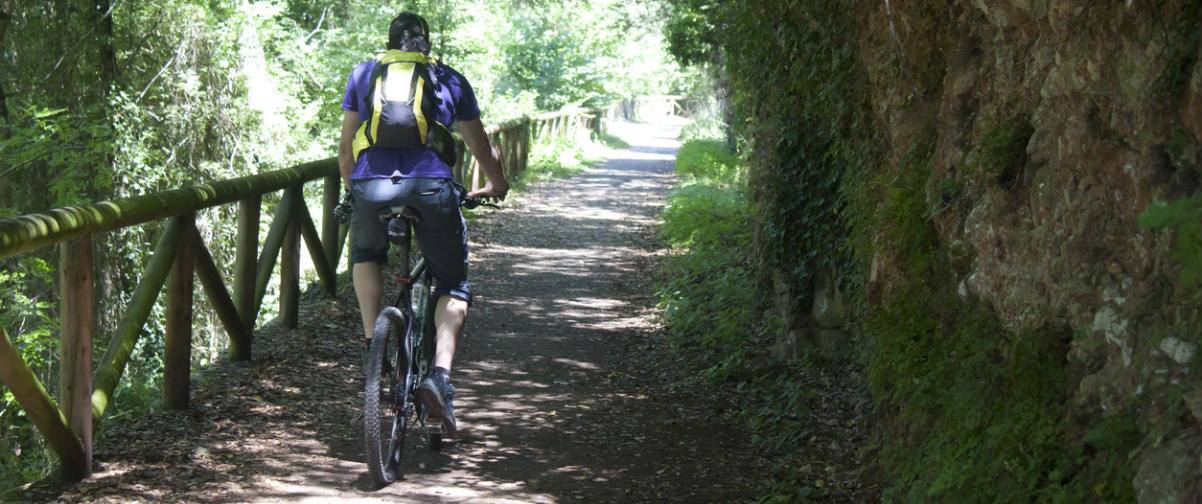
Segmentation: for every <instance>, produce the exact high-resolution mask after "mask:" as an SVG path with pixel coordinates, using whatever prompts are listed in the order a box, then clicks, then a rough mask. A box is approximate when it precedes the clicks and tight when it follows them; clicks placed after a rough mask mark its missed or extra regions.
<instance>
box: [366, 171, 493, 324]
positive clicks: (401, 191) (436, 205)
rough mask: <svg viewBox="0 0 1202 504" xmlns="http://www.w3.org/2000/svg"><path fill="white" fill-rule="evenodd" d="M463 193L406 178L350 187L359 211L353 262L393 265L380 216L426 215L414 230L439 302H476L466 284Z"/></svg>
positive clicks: (443, 182) (437, 181)
mask: <svg viewBox="0 0 1202 504" xmlns="http://www.w3.org/2000/svg"><path fill="white" fill-rule="evenodd" d="M458 190H459V189H457V188H456V187H455V184H454V181H453V180H452V179H441V178H407V179H397V182H396V183H393V181H392V180H390V179H360V180H352V181H351V194H354V195H355V210H354V213H352V214H351V262H352V263H361V262H368V261H372V262H377V263H380V264H384V263H385V262H387V261H388V246H389V242H388V237H387V236H385V234H384V232H385V231H384V224H383V223H381V222H380V218H379V211H380V209H381V208H386V207H388V206H393V205H408V206H410V207H412V208H413V209H415V210H417V212H418V213H419V214H420V215H421V221H420V222H418V223H417V225H415V226H414V233H415V234H416V235H417V244H418V246H419V247H421V251H422V255H424V256H425V257H426V264H427V265H429V268H430V273H431V274H432V275H433V276H434V296H435V299H438V297H441V296H447V295H449V296H454V297H457V298H459V299H462V300H464V301H467V302H468V303H471V302H472V289H471V285H470V284H468V282H467V230H466V227H465V226H464V222H463V214H461V213H460V212H459V194H458V193H457V191H458Z"/></svg>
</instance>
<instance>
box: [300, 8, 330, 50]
mask: <svg viewBox="0 0 1202 504" xmlns="http://www.w3.org/2000/svg"><path fill="white" fill-rule="evenodd" d="M329 10H330V6H328V5H327V6H326V7H325V8H324V9H321V17H319V18H317V28H314V29H313V31H311V32H309V34H308V35H305V38H303V39H301V42H308V41H309V38H311V37H312V36H314V35H317V32H319V31H321V23H322V21H325V20H326V12H329Z"/></svg>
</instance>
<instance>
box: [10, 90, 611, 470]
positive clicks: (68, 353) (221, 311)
mask: <svg viewBox="0 0 1202 504" xmlns="http://www.w3.org/2000/svg"><path fill="white" fill-rule="evenodd" d="M604 113H605V111H604V109H597V110H592V111H583V110H581V111H571V112H561V113H554V114H547V115H541V116H537V117H534V118H524V119H520V120H516V121H511V122H508V123H505V124H502V125H497V126H490V127H488V128H486V130H485V131H486V133H487V134H488V136H489V138H490V140H491V141H492V145H493V146H495V147H496V148H498V149H499V150H500V152H501V156H502V163H503V165H504V167H505V171H506V175H508V176H510V177H515V176H517V175H519V174H521V173H522V172H523V171H525V170H526V167H527V161H528V159H529V153H530V145H531V141H532V140H537V139H539V138H542V137H544V136H548V135H551V136H566V135H571V134H574V133H575V132H577V131H579V130H580V129H582V128H589V129H592V130H595V131H599V130H600V125H601V118H602V115H603V114H604ZM459 146H460V149H459V150H460V152H461V156H460V159H459V161H458V162H457V163H456V165H455V168H454V172H455V176H456V179H458V180H459V181H460V182H461V183H463V184H464V185H465V186H468V187H469V189H476V188H479V187H481V186H482V185H483V180H482V178H481V175H480V173H479V170H478V169H477V167H476V163H475V161H474V159H473V158H472V157H471V155H470V153H468V152H466V149H464V148H463V142H462V140H460V141H459ZM316 180H321V181H322V183H323V198H322V209H321V215H322V219H321V223H322V228H321V230H318V229H317V227H316V225H315V224H314V220H313V217H312V214H311V213H310V212H309V209H308V207H307V206H306V205H305V202H304V199H303V194H302V190H303V186H304V184H306V183H308V182H311V181H316ZM340 186H341V182H340V176H339V174H338V166H337V159H325V160H321V161H315V162H311V163H306V164H302V165H299V166H294V167H292V168H287V169H284V170H279V171H274V172H270V173H263V174H259V175H252V176H247V177H242V178H236V179H230V180H222V181H218V182H213V183H209V184H200V185H196V186H192V187H188V188H184V189H176V190H172V191H166V192H160V193H154V194H149V195H145V196H138V197H133V198H126V199H120V200H115V201H108V202H103V203H95V204H90V205H82V206H75V207H68V208H59V209H54V210H50V211H48V212H45V213H39V214H29V215H23V216H21V217H17V218H13V219H0V259H3V258H5V257H11V256H15V255H19V254H23V253H26V252H29V251H32V250H36V249H40V248H42V247H46V246H50V245H58V247H59V250H60V253H59V257H60V262H59V271H60V275H59V279H60V284H59V290H60V293H61V304H60V307H59V310H60V318H61V332H60V335H59V339H60V345H61V355H62V358H61V361H60V365H59V405H55V403H54V400H53V399H52V398H51V397H50V395H49V394H48V393H47V392H46V389H45V387H44V386H43V384H42V383H41V382H40V381H39V380H38V379H37V377H36V376H35V375H34V373H33V372H32V371H31V370H30V369H29V366H28V365H27V364H26V363H25V361H24V360H23V359H22V358H21V353H20V351H19V350H18V349H17V348H16V346H15V345H14V344H13V343H12V342H11V340H10V339H9V336H8V333H7V332H5V329H4V328H3V327H0V381H2V382H3V383H4V385H5V386H7V387H8V389H9V390H10V391H12V393H13V395H14V396H15V397H16V399H17V402H18V403H19V404H20V406H21V407H22V408H23V409H24V410H25V412H26V413H27V414H28V416H29V418H30V419H32V420H33V422H34V424H35V425H36V426H37V429H38V431H39V432H41V434H42V436H44V437H45V439H46V441H47V443H48V444H49V445H50V446H51V448H52V449H53V450H54V452H55V454H56V455H57V456H58V457H59V460H60V462H61V464H62V468H63V474H64V476H65V477H67V478H69V479H79V478H85V477H87V476H89V475H90V474H91V458H92V429H93V428H94V426H95V425H98V424H99V422H100V420H101V419H102V418H103V416H104V412H105V410H106V408H107V407H108V406H109V400H110V398H111V397H112V394H113V392H114V391H115V390H116V388H117V385H118V383H119V382H120V381H121V377H122V375H123V374H124V372H125V366H126V363H127V362H128V361H129V359H130V356H131V354H132V353H133V349H134V345H135V343H137V339H138V335H139V334H140V333H141V331H142V328H143V326H144V325H145V324H146V321H147V320H148V318H149V317H150V313H151V310H152V308H153V307H154V304H155V301H156V300H157V298H158V296H159V292H160V291H162V290H164V288H165V290H166V292H167V294H166V296H167V298H166V321H165V331H166V334H165V344H164V347H165V348H164V356H163V362H164V376H163V403H164V405H165V406H166V407H168V408H175V409H183V408H187V407H188V403H189V400H190V393H189V387H190V384H189V375H190V372H191V345H192V309H193V308H192V293H193V287H194V285H193V280H194V279H199V280H200V284H201V287H202V288H203V291H204V293H205V295H206V297H207V298H208V300H209V302H210V304H211V305H212V306H213V309H214V312H215V313H216V314H217V316H218V319H219V320H220V322H221V324H222V326H223V327H224V329H225V331H226V334H227V335H228V336H229V340H230V346H229V350H228V351H229V357H230V359H232V360H246V359H249V358H250V356H251V351H252V347H253V341H254V323H255V320H256V319H257V316H258V313H259V310H260V308H261V305H262V303H263V298H264V295H265V294H266V292H267V287H268V283H269V282H270V281H271V275H272V272H273V270H274V269H275V265H276V262H277V261H278V262H279V265H280V293H279V303H280V308H279V314H280V315H279V321H280V323H281V324H282V325H283V326H284V327H288V328H295V327H296V326H297V320H298V310H299V302H298V301H299V295H300V273H301V269H300V247H301V242H302V241H303V242H304V244H305V245H306V246H307V249H308V252H309V255H310V257H311V258H312V259H313V264H314V268H315V269H316V272H317V277H318V279H319V281H320V284H321V286H322V288H323V289H324V290H325V291H326V292H328V293H330V294H333V293H334V292H335V288H336V279H337V276H336V275H335V271H336V270H337V266H338V264H339V258H340V256H341V251H342V249H343V248H344V246H345V242H346V234H347V229H346V226H339V225H338V224H337V222H336V221H335V220H334V218H333V210H334V207H335V206H336V205H337V203H338V196H339V192H340V189H341V187H340ZM277 191H283V196H282V198H281V199H280V201H279V203H278V204H277V205H275V208H274V209H273V210H272V212H273V216H272V219H271V226H270V228H269V230H268V232H267V235H266V236H265V237H264V238H263V239H262V240H261V243H260V237H259V222H260V219H261V212H262V201H263V196H264V195H266V194H269V193H274V192H277ZM231 204H236V205H238V226H237V229H238V234H237V237H236V239H237V242H236V259H235V263H234V266H233V270H232V273H231V274H232V277H233V283H232V289H227V284H226V283H225V281H224V280H223V278H222V271H221V268H219V267H218V265H217V264H215V263H214V261H213V258H212V256H211V254H210V253H209V249H208V247H207V246H206V245H205V243H204V241H203V240H202V238H201V235H200V233H199V232H198V231H197V229H196V221H195V216H196V212H197V211H199V210H202V209H206V208H211V207H216V206H221V205H231ZM163 220H165V221H166V225H165V226H164V230H163V232H162V233H161V234H160V235H159V237H158V241H157V243H156V245H155V247H154V251H153V253H152V254H151V257H150V259H149V261H148V262H147V264H146V265H145V270H144V271H143V273H142V276H141V279H140V280H139V282H138V285H137V287H136V288H135V290H134V293H133V297H132V298H131V300H130V301H129V303H128V305H127V307H126V311H125V313H124V314H123V315H122V316H121V318H120V320H119V321H118V323H117V327H116V329H115V330H114V331H113V333H112V334H111V335H109V344H108V347H107V350H106V352H105V354H104V356H103V358H102V359H101V361H100V364H99V365H98V366H97V367H96V369H94V370H93V369H92V340H93V327H94V325H95V324H94V317H93V313H92V310H93V278H92V271H93V270H92V257H93V256H92V254H93V238H94V237H95V236H97V235H99V234H101V233H106V232H110V231H113V230H117V229H121V228H126V227H130V226H135V225H139V224H144V223H147V222H152V221H163ZM260 244H261V247H260Z"/></svg>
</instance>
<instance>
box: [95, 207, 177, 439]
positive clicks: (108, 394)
mask: <svg viewBox="0 0 1202 504" xmlns="http://www.w3.org/2000/svg"><path fill="white" fill-rule="evenodd" d="M178 252H179V222H178V221H174V220H173V221H171V222H170V223H169V224H168V225H167V227H166V229H164V230H163V233H162V234H161V235H160V236H159V238H158V243H156V244H155V246H154V254H153V255H151V257H150V262H148V263H147V264H146V270H145V271H144V272H143V273H142V278H141V279H140V280H138V286H137V287H136V288H135V289H134V295H133V298H131V299H130V300H129V304H128V305H126V311H125V314H124V315H122V316H121V320H120V321H118V322H117V329H116V330H115V331H113V336H112V337H111V338H110V339H109V344H108V349H107V350H105V352H104V357H103V358H102V359H101V360H100V365H99V366H97V368H96V371H95V372H93V373H92V425H93V426H96V425H97V424H98V423H99V422H100V419H101V417H103V416H104V411H105V409H107V408H108V405H109V401H110V400H111V399H112V396H113V391H115V390H117V384H118V383H119V382H120V381H121V375H122V374H124V373H125V364H126V363H128V362H129V357H130V355H133V352H134V345H136V344H137V342H138V335H139V334H141V332H142V327H143V326H145V325H146V319H147V318H149V317H150V312H151V311H152V310H153V309H154V302H155V300H156V299H158V297H159V291H161V290H163V285H164V283H165V282H166V281H167V275H168V274H169V273H170V272H171V266H172V265H173V264H175V254H177V253H178Z"/></svg>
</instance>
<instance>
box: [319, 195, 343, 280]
mask: <svg viewBox="0 0 1202 504" xmlns="http://www.w3.org/2000/svg"><path fill="white" fill-rule="evenodd" d="M341 188H342V177H341V176H338V175H333V176H330V177H326V180H325V188H324V191H325V192H324V193H323V195H324V198H323V199H322V205H321V246H322V249H323V250H324V251H325V254H326V265H328V266H329V270H330V271H333V272H335V273H337V271H338V256H339V255H341V254H342V249H341V248H339V247H338V220H336V219H335V218H334V207H337V206H338V197H339V189H341ZM334 279H335V281H337V279H338V277H337V276H335V277H334ZM337 287H338V285H337V284H335V285H334V286H332V287H331V288H330V291H331V292H330V293H331V294H333V293H334V292H337V290H338V289H337Z"/></svg>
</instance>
